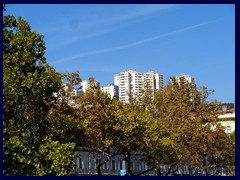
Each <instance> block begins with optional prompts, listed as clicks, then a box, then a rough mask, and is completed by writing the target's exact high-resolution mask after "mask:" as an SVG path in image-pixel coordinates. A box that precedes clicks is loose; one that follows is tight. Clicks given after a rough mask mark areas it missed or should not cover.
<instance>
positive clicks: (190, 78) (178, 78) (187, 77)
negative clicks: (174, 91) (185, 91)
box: [175, 74, 193, 83]
mask: <svg viewBox="0 0 240 180" xmlns="http://www.w3.org/2000/svg"><path fill="white" fill-rule="evenodd" d="M175 78H176V80H177V81H178V82H180V78H184V79H185V80H186V81H187V82H189V83H190V82H192V81H193V78H192V77H191V76H189V75H184V74H182V75H180V76H176V77H175Z"/></svg>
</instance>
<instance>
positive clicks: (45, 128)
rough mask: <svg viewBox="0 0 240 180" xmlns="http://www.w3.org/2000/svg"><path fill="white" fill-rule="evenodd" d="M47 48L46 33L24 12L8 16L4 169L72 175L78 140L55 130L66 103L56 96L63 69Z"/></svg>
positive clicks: (5, 26)
mask: <svg viewBox="0 0 240 180" xmlns="http://www.w3.org/2000/svg"><path fill="white" fill-rule="evenodd" d="M45 50H46V48H45V42H44V41H43V36H42V35H39V34H37V33H36V32H35V31H34V32H33V31H31V28H30V25H29V24H28V23H27V22H26V21H24V20H23V19H22V18H21V17H19V18H18V19H16V18H15V17H14V16H10V15H7V16H4V17H3V86H4V88H3V112H4V115H3V125H4V131H3V135H4V137H3V142H4V143H3V154H4V160H3V165H4V167H3V168H4V174H5V175H67V174H68V173H69V172H70V171H71V170H72V168H73V166H74V162H73V160H72V159H73V156H74V147H75V144H74V143H71V142H66V141H65V142H61V139H59V138H56V137H57V136H55V135H56V132H55V131H52V129H57V128H54V122H53V121H54V119H56V118H53V114H54V113H53V112H54V110H57V109H56V107H57V106H62V105H63V104H62V105H60V104H59V102H58V97H57V96H54V93H55V92H59V91H60V89H61V88H62V81H61V79H62V77H63V75H62V74H60V73H57V72H56V71H55V70H54V69H53V68H52V67H51V66H49V65H48V64H47V63H46V59H45V57H44V53H45ZM57 104H58V105H57ZM65 107H67V106H65ZM69 114H70V113H69ZM70 116H71V115H70ZM62 118H65V119H64V120H65V121H67V119H68V117H66V116H64V117H63V116H62ZM55 122H56V121H55ZM57 127H58V128H59V131H61V129H63V128H65V127H63V126H61V125H60V124H59V123H58V124H57ZM63 136H66V135H62V137H63ZM62 154H65V155H66V156H65V157H63V156H62Z"/></svg>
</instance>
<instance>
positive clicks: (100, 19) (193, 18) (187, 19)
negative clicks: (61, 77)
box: [6, 4, 235, 102]
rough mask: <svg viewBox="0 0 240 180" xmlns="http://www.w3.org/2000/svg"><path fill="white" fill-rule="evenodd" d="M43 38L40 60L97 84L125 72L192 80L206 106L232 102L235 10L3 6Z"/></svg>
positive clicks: (220, 7) (209, 7) (160, 6)
mask: <svg viewBox="0 0 240 180" xmlns="http://www.w3.org/2000/svg"><path fill="white" fill-rule="evenodd" d="M6 13H7V14H14V15H16V16H22V17H23V19H25V20H27V21H28V22H29V24H30V25H31V28H32V30H36V31H37V32H38V33H40V34H43V35H44V40H45V42H46V47H47V51H46V55H45V57H46V58H47V62H48V63H49V64H50V65H52V66H53V67H54V68H55V69H56V70H57V71H59V72H74V71H76V70H79V71H80V76H81V78H82V79H87V78H89V77H95V78H96V79H97V80H98V81H99V82H100V85H101V86H102V85H105V84H108V83H112V82H113V75H114V74H118V73H120V72H122V71H125V70H129V69H132V70H137V71H139V72H143V73H144V72H147V71H149V70H154V71H157V72H159V73H161V74H163V75H164V84H165V85H166V84H167V83H168V81H169V78H170V77H171V76H178V75H181V74H186V75H190V76H192V77H194V78H195V81H196V84H197V86H206V87H207V88H208V89H214V90H215V93H214V94H213V95H211V96H210V97H209V101H212V100H215V99H216V100H218V101H221V102H235V5H232V4H222V5H221V4H206V5H203V4H202V5H196V4H192V5H188V4H179V5H174V4H169V5H167V4H149V5H147V4H143V5H127V4H121V5H108V4H99V5H91V4H88V5H87V4H72V5H70V4H69V5H67V4H62V5H57V4H46V5H28V4H15V5H14V4H11V5H7V12H6Z"/></svg>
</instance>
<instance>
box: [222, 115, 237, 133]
mask: <svg viewBox="0 0 240 180" xmlns="http://www.w3.org/2000/svg"><path fill="white" fill-rule="evenodd" d="M218 120H219V121H218V123H220V124H221V125H222V126H224V127H225V133H232V132H234V131H235V112H234V113H226V114H222V115H219V116H218Z"/></svg>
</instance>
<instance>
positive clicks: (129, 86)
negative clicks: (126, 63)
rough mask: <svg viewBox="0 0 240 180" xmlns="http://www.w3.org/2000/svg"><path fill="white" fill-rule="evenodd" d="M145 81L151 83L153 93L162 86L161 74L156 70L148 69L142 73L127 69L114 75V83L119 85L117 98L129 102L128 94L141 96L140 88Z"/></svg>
mask: <svg viewBox="0 0 240 180" xmlns="http://www.w3.org/2000/svg"><path fill="white" fill-rule="evenodd" d="M145 81H148V82H149V83H150V84H151V85H152V90H153V93H156V90H157V89H161V88H163V75H161V74H159V73H157V72H153V71H150V72H147V73H145V74H142V73H140V72H137V71H133V70H129V71H124V72H122V73H120V74H117V75H114V85H117V86H119V100H120V101H123V102H129V94H131V95H133V97H141V96H142V91H141V90H142V88H143V87H144V82H145Z"/></svg>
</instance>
